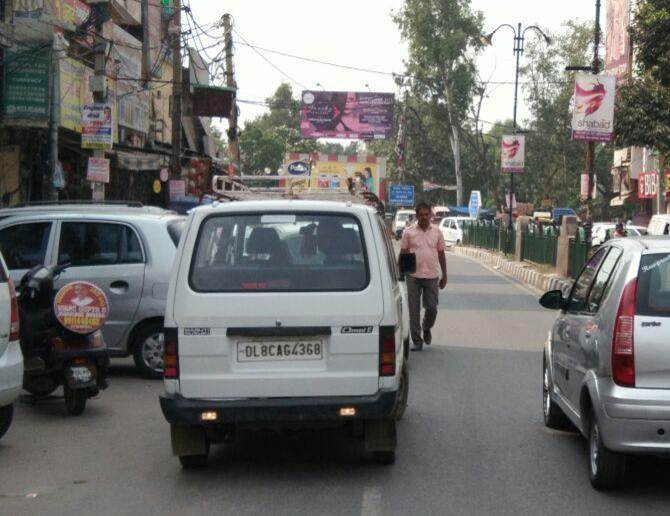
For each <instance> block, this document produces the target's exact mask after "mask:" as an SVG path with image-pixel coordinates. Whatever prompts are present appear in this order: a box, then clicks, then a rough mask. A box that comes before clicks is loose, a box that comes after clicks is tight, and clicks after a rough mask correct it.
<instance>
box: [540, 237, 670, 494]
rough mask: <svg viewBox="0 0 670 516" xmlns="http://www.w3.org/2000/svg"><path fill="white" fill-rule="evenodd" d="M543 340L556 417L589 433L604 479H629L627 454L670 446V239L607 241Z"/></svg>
mask: <svg viewBox="0 0 670 516" xmlns="http://www.w3.org/2000/svg"><path fill="white" fill-rule="evenodd" d="M540 303H541V304H542V306H544V307H546V308H553V309H558V310H560V314H559V315H558V317H557V318H556V322H555V323H554V326H553V328H552V330H551V332H550V334H549V338H548V340H547V342H546V344H545V347H544V362H543V364H544V368H543V408H544V421H545V424H546V425H547V426H548V427H551V428H562V427H565V426H567V425H568V423H569V422H571V423H572V424H574V426H575V427H577V429H578V430H579V431H580V432H581V433H582V434H583V435H584V436H585V437H586V438H587V439H588V443H589V446H588V449H589V461H588V463H589V473H590V480H591V483H592V485H593V486H594V487H595V488H596V489H608V488H614V487H619V486H621V485H622V484H623V483H624V479H625V472H626V462H627V455H630V454H651V455H666V456H670V239H668V238H667V237H665V238H658V239H656V238H653V237H646V238H641V239H632V238H630V239H628V238H625V239H617V240H612V241H609V242H607V244H606V245H604V246H603V247H601V248H600V249H598V250H597V251H596V252H595V253H594V254H593V256H592V257H591V259H590V260H589V261H588V262H587V264H586V266H585V267H584V269H583V270H582V272H581V274H580V276H579V277H578V278H577V280H576V281H575V284H574V286H573V288H572V291H571V292H570V295H569V296H568V298H567V299H565V298H564V297H563V294H562V293H561V291H552V292H548V293H546V294H545V295H544V296H543V297H542V299H541V300H540Z"/></svg>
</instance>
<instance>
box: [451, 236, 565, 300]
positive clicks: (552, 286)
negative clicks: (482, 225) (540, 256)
mask: <svg viewBox="0 0 670 516" xmlns="http://www.w3.org/2000/svg"><path fill="white" fill-rule="evenodd" d="M452 250H453V252H454V254H457V255H460V256H466V257H468V258H472V259H474V260H476V261H478V262H480V263H482V264H484V265H487V266H489V267H491V268H493V269H495V270H496V271H498V272H501V273H502V274H504V275H505V276H508V277H510V278H512V279H515V280H516V281H518V282H520V283H523V284H524V285H527V286H529V287H532V288H534V289H536V290H538V291H540V292H547V291H549V290H562V291H563V293H564V294H565V295H568V293H569V291H570V289H571V288H572V280H571V279H568V278H563V277H560V276H557V275H556V274H546V273H543V272H541V271H539V270H537V269H536V268H535V267H534V266H533V264H532V263H529V262H515V261H512V260H509V259H507V257H505V256H504V255H503V254H501V253H496V252H493V251H488V250H485V249H478V248H476V247H464V246H455V247H453V248H452Z"/></svg>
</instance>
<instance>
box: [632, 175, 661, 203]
mask: <svg viewBox="0 0 670 516" xmlns="http://www.w3.org/2000/svg"><path fill="white" fill-rule="evenodd" d="M657 195H658V174H657V173H656V172H641V173H640V175H639V176H638V179H637V197H638V199H655V198H656V196H657Z"/></svg>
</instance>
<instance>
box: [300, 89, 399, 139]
mask: <svg viewBox="0 0 670 516" xmlns="http://www.w3.org/2000/svg"><path fill="white" fill-rule="evenodd" d="M394 105H395V96H394V95H393V93H373V92H339V91H303V92H302V102H301V105H300V135H301V136H302V137H303V138H348V139H359V140H386V139H388V138H391V137H392V136H393V129H394V127H393V109H394Z"/></svg>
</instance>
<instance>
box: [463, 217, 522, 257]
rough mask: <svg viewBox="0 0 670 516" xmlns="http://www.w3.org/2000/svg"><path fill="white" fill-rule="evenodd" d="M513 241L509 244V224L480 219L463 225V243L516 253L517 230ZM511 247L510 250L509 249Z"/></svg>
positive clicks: (513, 233) (513, 234)
mask: <svg viewBox="0 0 670 516" xmlns="http://www.w3.org/2000/svg"><path fill="white" fill-rule="evenodd" d="M511 237H512V241H511V242H510V245H509V247H508V245H507V224H496V223H494V222H492V221H487V220H478V221H476V222H466V223H465V224H464V225H463V245H467V246H470V247H479V248H481V249H488V250H490V251H499V252H509V253H511V254H513V253H514V245H515V237H516V235H515V232H514V231H512V235H511ZM508 249H509V251H508Z"/></svg>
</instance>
